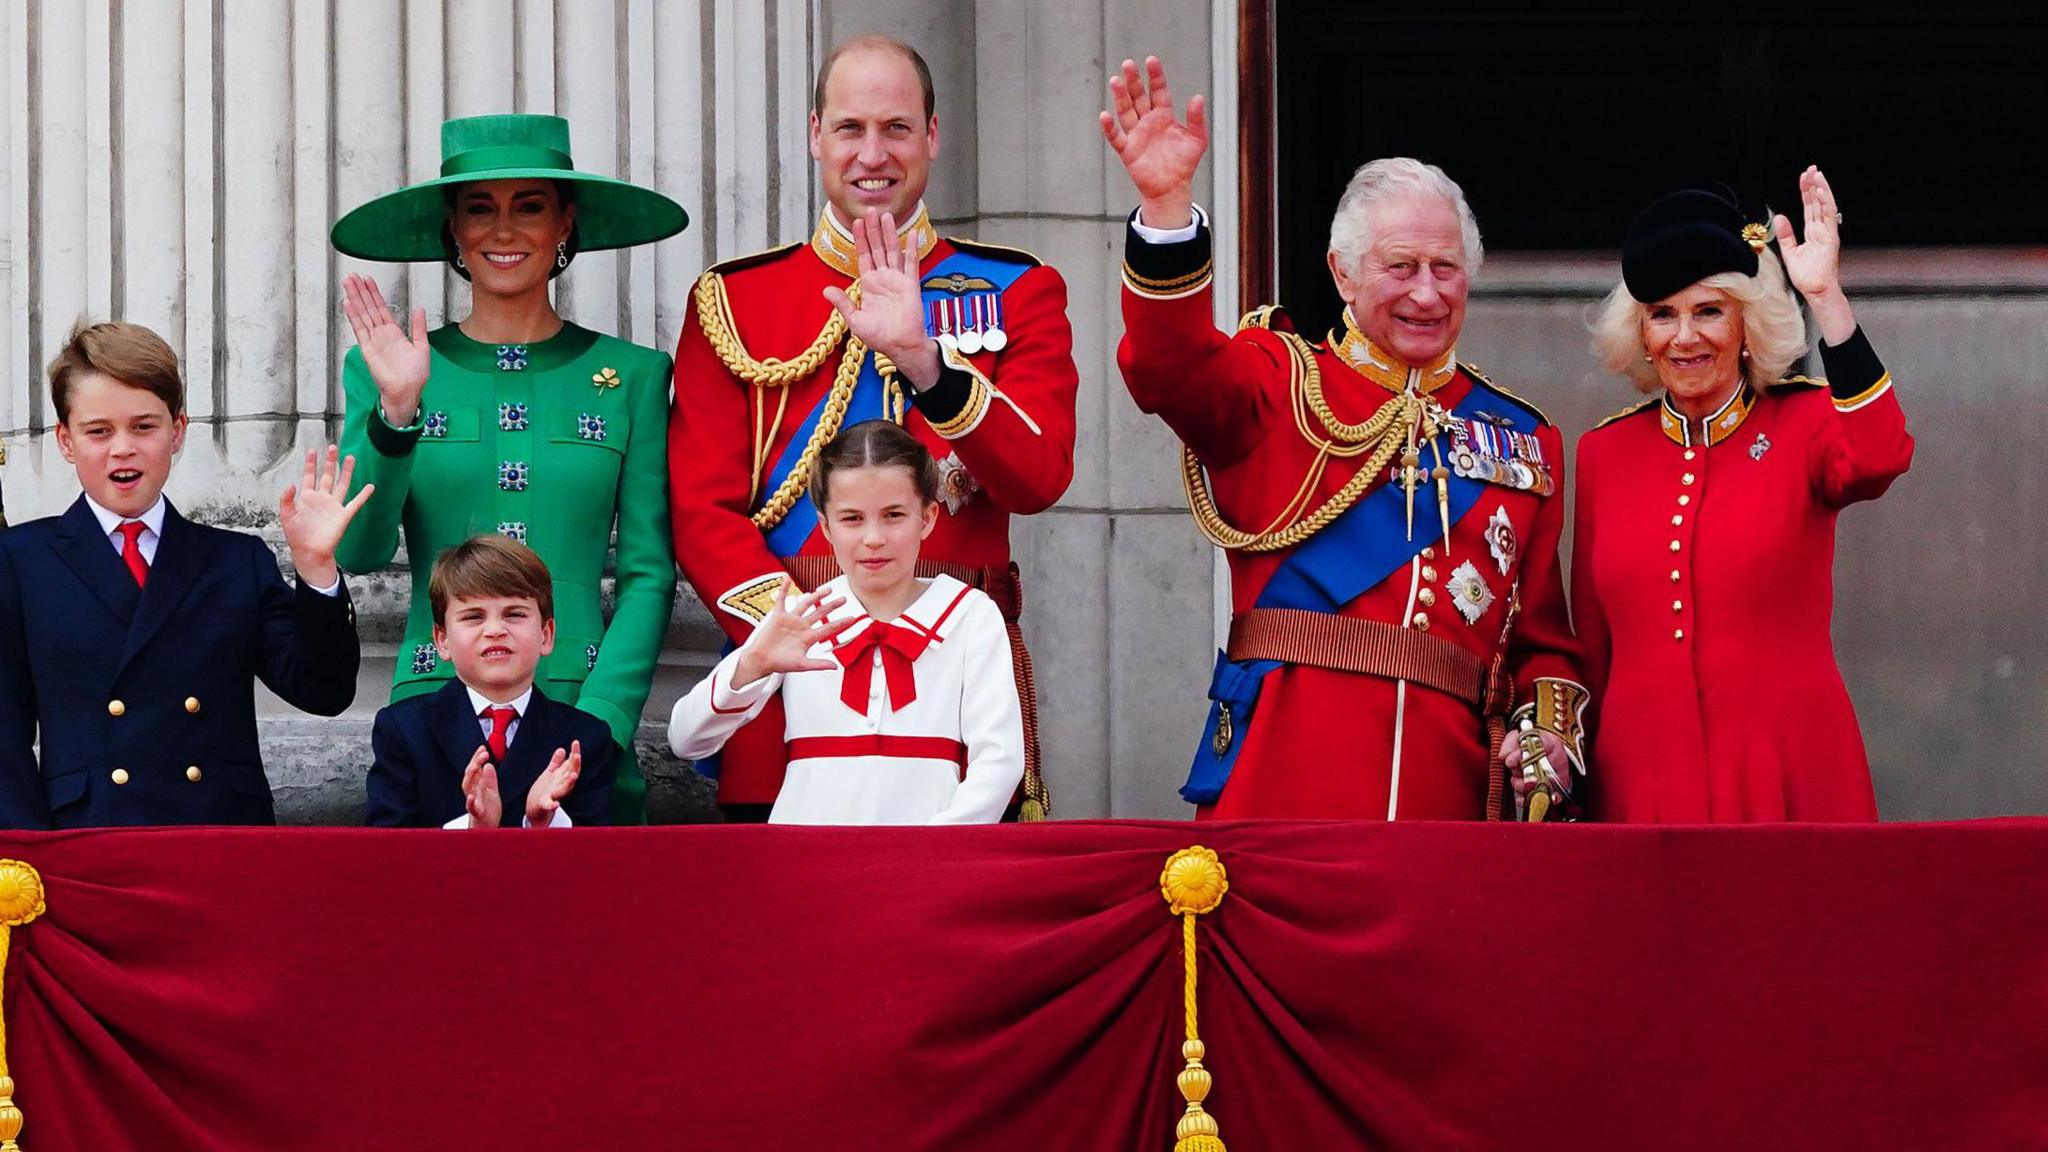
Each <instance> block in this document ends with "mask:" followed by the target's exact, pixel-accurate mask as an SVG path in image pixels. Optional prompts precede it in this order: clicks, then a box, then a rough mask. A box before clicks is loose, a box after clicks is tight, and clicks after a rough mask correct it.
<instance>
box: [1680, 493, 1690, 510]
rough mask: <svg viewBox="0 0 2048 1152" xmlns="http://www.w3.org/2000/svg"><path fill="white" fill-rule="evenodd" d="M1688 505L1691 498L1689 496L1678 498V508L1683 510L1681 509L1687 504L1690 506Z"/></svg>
mask: <svg viewBox="0 0 2048 1152" xmlns="http://www.w3.org/2000/svg"><path fill="white" fill-rule="evenodd" d="M1690 503H1692V497H1690V496H1680V497H1679V498H1678V506H1679V507H1680V508H1683V507H1685V506H1686V505H1687V504H1690Z"/></svg>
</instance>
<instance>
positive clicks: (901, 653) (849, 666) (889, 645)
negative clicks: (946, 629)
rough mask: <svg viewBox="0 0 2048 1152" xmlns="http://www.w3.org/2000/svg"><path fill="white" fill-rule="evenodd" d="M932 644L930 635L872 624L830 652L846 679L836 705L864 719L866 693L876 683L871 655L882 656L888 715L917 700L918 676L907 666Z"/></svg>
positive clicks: (874, 622)
mask: <svg viewBox="0 0 2048 1152" xmlns="http://www.w3.org/2000/svg"><path fill="white" fill-rule="evenodd" d="M931 642H932V638H931V636H930V635H929V634H927V633H923V632H913V631H911V630H910V629H908V628H905V627H902V626H900V625H896V624H884V623H882V622H881V621H880V620H871V621H869V622H868V626H867V627H866V628H863V629H861V633H860V635H858V636H855V637H854V638H853V639H851V640H848V641H847V642H846V643H845V644H842V645H841V646H839V647H838V648H835V649H833V650H832V655H833V656H834V657H835V658H837V659H838V661H839V666H840V667H842V668H844V669H846V675H845V677H844V678H842V679H841V680H840V682H839V701H840V703H842V704H844V705H846V706H847V707H848V708H851V709H853V710H854V711H855V712H858V713H860V714H861V715H863V716H865V715H867V714H868V692H869V690H870V689H872V688H873V687H874V683H875V659H874V655H873V654H874V653H875V652H876V651H880V652H881V654H882V674H883V676H885V677H886V678H887V680H888V684H889V711H891V712H894V711H896V710H897V709H898V708H901V707H903V706H904V705H905V704H908V703H910V702H911V701H912V700H915V699H917V675H916V673H914V672H912V671H911V668H910V665H911V663H912V662H913V661H915V660H916V659H917V658H918V657H919V656H922V655H924V650H925V648H926V646H927V645H929V644H930V643H931Z"/></svg>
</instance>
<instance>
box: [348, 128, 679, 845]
mask: <svg viewBox="0 0 2048 1152" xmlns="http://www.w3.org/2000/svg"><path fill="white" fill-rule="evenodd" d="M686 222H687V219H686V217H685V216H684V213H683V210H682V208H681V207H679V206H678V205H677V204H676V203H675V202H674V201H672V200H670V199H669V198H668V197H666V196H663V195H661V194H660V193H657V192H652V191H649V190H647V189H643V188H638V187H635V186H633V185H631V184H626V183H623V182H621V181H618V180H613V179H610V178H608V177H604V176H597V175H594V174H591V173H587V172H578V171H576V170H575V168H574V166H573V164H572V162H571V160H570V158H569V126H568V123H567V122H566V121H564V120H562V119H560V118H558V117H554V116H475V117H469V118H466V119H461V120H450V121H448V122H447V123H446V124H443V125H442V126H441V176H440V178H439V179H435V180H429V181H426V182H424V183H421V184H416V185H413V186H411V187H408V188H404V189H401V190H399V191H397V192H394V193H391V194H390V195H387V196H383V197H380V198H378V199H376V200H372V201H371V202H369V203H368V204H365V205H363V206H362V207H360V208H357V209H356V210H355V211H353V212H350V213H349V214H348V215H346V216H343V217H342V218H341V219H340V220H339V221H338V222H337V223H336V224H335V225H334V231H333V234H332V239H333V242H334V246H335V248H336V249H338V250H340V251H341V252H343V253H346V254H347V255H350V256H354V257H357V258H359V259H364V260H386V261H424V260H437V261H438V260H446V261H447V262H448V263H449V264H450V265H452V266H453V267H454V269H455V271H456V273H457V274H458V275H460V276H462V277H463V278H464V279H466V280H468V281H469V282H470V286H471V288H472V302H471V307H470V313H469V315H468V316H467V317H466V318H464V319H462V320H460V321H457V322H453V323H450V324H448V325H446V326H444V327H441V328H437V329H435V330H434V331H432V332H428V331H427V326H426V312H425V310H424V309H420V308H415V309H414V310H413V314H412V324H411V330H410V332H408V331H407V330H406V328H404V327H403V326H401V325H400V323H399V322H398V321H397V320H396V319H395V318H394V317H393V316H392V313H391V310H390V309H389V308H388V307H387V306H386V304H385V302H384V297H383V294H382V293H381V292H380V291H379V290H378V288H377V284H376V282H375V281H373V280H370V279H369V278H367V277H362V276H354V275H351V276H348V277H346V278H344V280H343V282H342V294H343V298H344V300H343V309H344V311H345V312H346V313H347V315H348V322H349V327H350V328H351V329H352V330H353V331H354V333H355V340H356V347H355V348H354V349H353V350H351V351H350V352H349V354H348V357H347V359H346V361H345V362H344V364H343V367H342V383H343V387H344V390H345V391H346V393H347V405H348V407H347V416H346V421H345V423H344V425H343V430H342V438H341V442H342V451H343V452H346V453H349V454H352V455H354V456H355V458H356V461H357V466H356V481H357V483H358V484H373V483H374V484H375V485H376V486H377V490H376V493H375V494H374V495H373V496H372V497H371V499H370V502H369V503H368V504H367V505H365V506H364V508H363V510H362V511H361V512H360V513H359V514H358V515H357V516H356V519H355V523H354V524H353V525H351V526H350V528H349V531H348V535H347V536H346V537H345V538H344V539H343V540H342V543H341V548H340V551H339V553H338V557H337V558H338V559H339V560H340V563H341V566H342V567H343V568H345V569H347V570H349V571H352V572H365V571H369V570H371V569H374V568H379V567H382V566H383V565H385V564H388V563H390V562H391V559H392V556H393V555H394V554H395V553H396V551H397V547H398V541H399V537H400V534H401V532H402V533H403V535H404V539H405V545H406V555H407V556H408V557H409V559H410V561H411V565H412V604H411V610H410V611H409V613H408V614H407V617H406V626H405V638H404V640H403V642H402V643H401V644H400V646H399V649H398V660H397V669H396V675H395V676H394V677H393V684H392V690H391V696H392V699H394V700H399V699H404V698H406V697H409V696H417V695H421V694H423V693H426V692H431V691H434V690H436V689H438V688H440V687H441V685H442V684H444V683H446V682H447V679H448V677H450V676H451V675H453V674H454V669H453V668H452V667H451V666H450V665H448V664H446V663H443V662H442V661H441V660H440V659H439V657H438V655H437V654H436V652H435V648H434V643H433V620H432V614H431V612H430V610H429V606H428V599H427V576H428V572H429V569H430V568H431V567H432V565H433V561H434V558H435V557H436V556H438V555H440V554H441V552H442V551H444V550H445V549H448V548H451V547H453V546H455V545H456V544H459V543H461V542H462V541H464V540H466V539H468V538H470V537H471V536H475V535H478V534H480V533H487V532H497V533H501V534H503V535H506V536H509V537H511V538H513V539H515V540H522V541H525V542H526V543H527V544H528V545H529V546H530V547H532V548H533V550H534V551H536V552H538V553H539V554H540V556H541V559H543V560H545V561H547V565H548V568H549V570H550V571H551V572H552V574H553V576H554V583H555V587H554V592H555V646H554V651H553V652H552V653H551V654H550V655H548V656H546V657H544V658H543V660H542V662H541V667H540V670H539V672H538V674H537V675H536V677H535V680H536V683H537V684H538V685H539V686H540V688H541V690H542V691H544V692H546V693H547V694H548V695H549V696H550V697H553V698H554V699H556V700H560V701H564V702H567V703H571V704H574V705H576V706H577V707H579V708H581V709H582V710H583V711H585V712H588V713H590V714H591V715H593V716H596V717H597V718H598V719H600V720H603V721H604V722H605V723H606V725H608V726H609V727H610V728H611V732H612V738H613V739H614V740H616V741H618V743H619V745H620V746H621V747H622V748H623V749H624V750H625V753H626V755H625V756H624V758H623V759H622V760H621V763H620V766H619V773H618V780H617V783H616V785H615V791H614V800H615V804H614V809H615V817H616V820H617V822H618V823H621V824H638V823H644V822H645V820H646V803H645V800H646V783H645V780H644V779H643V777H642V776H641V774H640V770H639V768H638V765H637V763H636V762H635V760H634V758H633V736H634V734H635V732H636V731H637V730H638V728H639V725H640V710H641V706H642V705H643V704H645V703H646V700H647V692H648V688H649V685H650V683H651V681H652V680H653V676H654V664H655V658H656V656H657V654H658V653H659V651H660V649H661V640H662V635H663V632H664V630H665V629H666V627H667V625H668V619H669V605H670V601H671V599H672V598H673V596H674V593H675V563H674V557H673V555H672V552H671V546H670V543H669V540H670V537H669V526H668V464H667V459H666V455H665V453H666V443H667V436H668V410H669V407H668V393H669V381H670V377H671V375H672V370H671V366H670V360H669V357H668V355H667V354H666V353H663V352H658V351H655V350H654V349H651V348H642V347H640V346H639V345H637V344H629V343H627V342H625V341H623V340H619V339H616V338H614V337H611V336H605V335H600V334H599V333H596V332H592V331H590V330H588V329H586V328H580V327H578V326H576V325H574V324H571V323H568V322H567V321H565V320H564V319H562V317H561V316H559V315H558V314H557V313H556V312H555V307H554V302H553V300H552V298H551V297H550V294H549V291H548V285H549V282H550V281H551V280H553V278H554V277H555V276H557V275H559V274H560V273H561V271H562V270H563V269H564V268H567V267H568V266H569V261H570V260H571V259H573V258H574V257H575V255H576V253H577V252H579V251H594V250H598V249H605V248H624V247H629V246H631V245H635V244H645V243H650V242H652V241H655V240H660V239H663V238H665V237H668V236H673V235H675V234H676V233H677V232H680V231H682V229H683V226H684V225H685V223H686ZM614 524H616V526H617V529H618V549H617V564H616V571H617V578H618V579H617V597H616V606H615V608H614V610H613V613H612V619H611V622H610V624H609V625H607V624H606V622H605V619H604V615H603V609H602V606H601V603H600V594H599V581H600V576H601V574H602V573H603V570H604V566H605V560H606V553H607V550H608V549H609V547H610V546H611V543H612V530H613V526H614Z"/></svg>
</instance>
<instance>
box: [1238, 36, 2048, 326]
mask: <svg viewBox="0 0 2048 1152" xmlns="http://www.w3.org/2000/svg"><path fill="white" fill-rule="evenodd" d="M1256 3H1257V0H1252V2H1251V4H1248V5H1247V6H1248V7H1253V6H1256ZM1269 11H1270V18H1271V21H1272V23H1271V36H1272V39H1271V45H1272V50H1273V55H1274V60H1273V65H1274V66H1273V69H1272V73H1271V75H1272V76H1273V77H1274V78H1275V80H1274V97H1275V100H1274V104H1273V107H1274V114H1275V128H1276V132H1275V137H1276V139H1275V144H1274V152H1275V154H1276V161H1277V162H1276V164H1275V165H1273V177H1272V179H1273V184H1272V186H1271V188H1270V195H1271V199H1270V201H1269V202H1270V203H1272V204H1274V205H1275V206H1276V207H1277V211H1276V213H1275V219H1274V222H1273V228H1274V230H1275V235H1274V238H1275V239H1276V241H1277V244H1276V248H1277V251H1278V258H1279V268H1278V273H1279V274H1278V283H1277V285H1276V287H1277V289H1278V294H1279V298H1280V299H1281V300H1283V301H1285V302H1287V303H1288V304H1289V306H1290V310H1291V311H1293V312H1294V313H1295V314H1296V317H1297V319H1298V320H1299V321H1300V322H1301V325H1302V327H1303V329H1304V330H1305V331H1309V332H1317V333H1320V332H1321V331H1322V330H1323V329H1324V328H1326V327H1328V326H1329V324H1330V323H1331V321H1332V320H1333V319H1334V318H1335V316H1336V313H1337V308H1338V306H1339V304H1338V300H1337V297H1336V294H1335V292H1334V291H1333V290H1332V289H1331V286H1330V281H1329V273H1328V271H1327V270H1326V269H1325V267H1324V264H1323V252H1324V250H1325V248H1326V247H1327V246H1328V225H1329V218H1330V212H1331V210H1332V209H1333V208H1334V207H1335V206H1336V202H1337V197H1338V195H1339V193H1341V192H1342V190H1343V187H1344V183H1345V181H1346V180H1348V179H1349V177H1350V174H1351V172H1352V170H1353V169H1354V168H1355V167H1356V166H1357V165H1358V164H1360V163H1362V162H1363V161H1365V160H1368V159H1371V158H1373V157H1377V156H1393V155H1410V156H1418V157H1421V158H1423V159H1426V160H1430V161H1432V162H1434V163H1437V164H1439V165H1441V166H1442V167H1443V168H1444V170H1445V171H1447V172H1449V173H1450V174H1451V176H1452V177H1453V178H1454V179H1456V180H1457V181H1458V182H1459V183H1460V184H1461V185H1463V187H1464V188H1465V192H1466V196H1467V198H1468V199H1469V200H1470V201H1471V204H1472V208H1473V211H1474V212H1476V213H1477V214H1478V216H1479V221H1480V226H1481V228H1482V229H1483V230H1484V232H1485V235H1486V245H1487V249H1488V251H1490V252H1499V251H1517V250H1520V251H1529V250H1586V249H1592V250H1610V249H1613V248H1614V247H1616V246H1617V245H1618V244H1619V242H1620V237H1621V233H1622V231H1623V229H1624V228H1625V227H1626V226H1627V224H1628V221H1629V219H1630V217H1631V216H1632V215H1633V214H1634V213H1635V211H1636V210H1637V209H1638V208H1640V207H1641V206H1642V205H1643V204H1644V203H1645V202H1647V201H1648V200H1650V199H1651V198H1653V197H1654V196H1656V195H1658V194H1660V193H1662V192H1665V191H1668V190H1670V189H1673V188H1678V187H1685V186H1713V185H1717V184H1725V185H1727V186H1728V187H1729V188H1730V189H1732V190H1733V191H1734V192H1735V193H1736V195H1737V197H1738V199H1739V200H1740V202H1741V203H1742V204H1743V205H1744V207H1745V209H1746V210H1747V211H1749V212H1752V213H1754V214H1756V215H1758V216H1759V217H1761V215H1762V213H1763V211H1764V209H1765V208H1766V207H1767V206H1768V207H1771V208H1774V209H1778V210H1786V209H1787V208H1790V209H1791V210H1792V214H1793V215H1794V216H1796V215H1797V205H1798V202H1799V197H1798V189H1797V178H1798V174H1799V172H1800V171H1801V169H1803V168H1804V166H1805V165H1807V164H1809V163H1817V164H1819V165H1821V166H1822V168H1824V169H1825V170H1826V171H1827V173H1828V177H1829V179H1830V181H1831V182H1832V183H1833V185H1834V187H1835V190H1836V193H1837V195H1838V197H1839V199H1840V201H1841V204H1842V210H1843V214H1844V216H1845V217H1846V218H1847V219H1848V220H1849V221H1850V223H1849V224H1848V229H1849V231H1848V233H1847V235H1848V236H1849V238H1850V240H1851V242H1853V243H1854V244H1856V245H1857V246H1859V247H1867V246H1886V247H1891V246H1902V247H1919V246H1930V245H1940V246H1948V245H2038V244H2043V243H2048V19H2044V18H2043V17H2042V16H2039V15H2035V14H2034V13H2033V12H2032V11H2031V10H2022V9H2020V8H2018V7H2017V6H2012V5H1989V4H1981V3H1980V4H1972V3H1967V2H1965V3H1959V4H1953V5H1940V6H1926V7H1924V8H1919V7H1916V8H1913V9H1907V8H1904V7H1891V6H1879V7H1874V8H1865V9H1863V10H1861V11H1858V12H1856V13H1855V14H1854V15H1850V16H1844V15H1836V14H1833V13H1832V12H1831V11H1827V10H1824V9H1822V8H1821V7H1820V6H1817V5H1801V4H1789V5H1787V4H1779V5H1775V6H1765V7H1761V8H1759V7H1756V6H1745V5H1736V6H1721V7H1717V8H1715V9H1713V10H1712V11H1711V12H1707V11H1705V10H1702V9H1697V8H1687V9H1682V10H1672V11H1670V12H1656V11H1651V12H1649V13H1647V14H1645V13H1643V12H1641V11H1640V10H1639V11H1636V12H1608V11H1590V10H1565V11H1541V12H1534V11H1527V12H1521V13H1513V14H1499V13H1495V12H1492V11H1487V10H1482V9H1480V8H1478V7H1477V6H1471V5H1462V4H1455V3H1453V4H1439V5H1434V6H1431V7H1430V9H1429V10H1428V11H1427V12H1426V13H1421V12H1418V13H1416V14H1413V15H1409V14H1403V13H1402V12H1400V11H1398V10H1390V9H1387V8H1384V7H1382V6H1379V5H1370V4H1358V3H1341V2H1337V0H1276V3H1275V4H1274V6H1273V7H1272V8H1271V9H1270V10H1269ZM1247 71H1248V73H1251V75H1248V76H1247V80H1248V84H1247V87H1251V86H1253V85H1254V84H1256V83H1257V80H1256V78H1255V77H1256V76H1257V72H1256V71H1255V70H1252V69H1248V70H1247ZM1257 106H1258V105H1257V102H1256V100H1248V101H1247V107H1248V108H1255V107H1257ZM1247 191H1248V192H1249V191H1252V190H1251V189H1247ZM1250 251H1255V249H1253V250H1248V257H1249V253H1250ZM1482 283H1483V282H1482ZM1250 303H1253V302H1252V301H1247V305H1249V304H1250Z"/></svg>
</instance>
